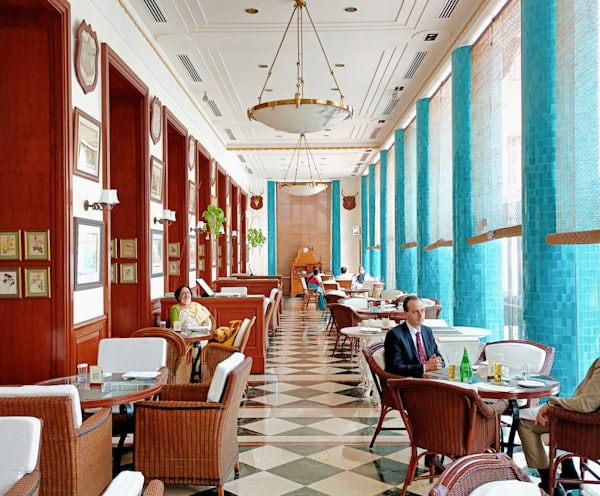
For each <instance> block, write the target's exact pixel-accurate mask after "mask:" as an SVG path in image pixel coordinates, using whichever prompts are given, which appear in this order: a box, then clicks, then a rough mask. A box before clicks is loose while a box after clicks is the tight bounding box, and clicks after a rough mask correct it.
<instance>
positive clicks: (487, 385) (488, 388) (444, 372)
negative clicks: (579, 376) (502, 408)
mask: <svg viewBox="0 0 600 496" xmlns="http://www.w3.org/2000/svg"><path fill="white" fill-rule="evenodd" d="M479 367H485V369H486V373H485V374H483V375H479V374H477V372H478V371H479V370H478V369H479ZM448 370H449V369H448V368H443V369H440V370H436V371H432V372H426V373H425V374H424V375H423V378H425V379H436V380H442V381H448V382H452V383H454V384H456V385H463V386H465V387H470V388H473V389H476V390H477V393H478V394H479V396H481V397H482V398H483V399H486V400H507V401H508V405H509V409H508V412H507V413H509V414H510V415H511V417H512V422H511V425H510V429H509V434H508V440H507V441H506V442H503V443H502V446H503V448H506V454H507V455H508V456H510V457H511V458H512V456H513V451H514V445H515V435H516V432H517V427H518V424H519V418H520V417H521V412H520V405H519V402H520V401H523V400H526V402H527V404H528V403H529V401H531V400H537V399H541V398H548V397H550V396H556V395H558V393H559V391H560V383H559V382H558V381H557V380H556V379H554V378H553V377H550V376H547V375H541V374H532V375H531V376H529V377H528V378H527V379H524V378H523V377H521V376H520V375H518V374H515V373H512V372H511V371H510V370H509V371H508V372H507V374H506V375H504V374H503V376H502V382H501V383H500V384H496V383H495V382H494V380H493V379H488V378H487V364H475V365H474V366H473V377H472V379H471V382H469V383H461V382H460V381H458V380H452V381H450V379H448ZM484 376H485V378H484Z"/></svg>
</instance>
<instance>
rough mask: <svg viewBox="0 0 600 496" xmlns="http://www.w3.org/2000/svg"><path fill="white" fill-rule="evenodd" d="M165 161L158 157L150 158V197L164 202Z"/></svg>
mask: <svg viewBox="0 0 600 496" xmlns="http://www.w3.org/2000/svg"><path fill="white" fill-rule="evenodd" d="M163 170H164V167H163V163H162V162H161V161H160V160H158V159H157V158H156V157H152V158H151V159H150V174H151V178H152V179H151V182H150V198H151V199H152V200H153V201H155V202H158V203H162V196H163Z"/></svg>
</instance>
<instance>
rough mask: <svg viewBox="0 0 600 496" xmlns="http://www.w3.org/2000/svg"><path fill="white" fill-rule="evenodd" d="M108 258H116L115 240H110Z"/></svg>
mask: <svg viewBox="0 0 600 496" xmlns="http://www.w3.org/2000/svg"><path fill="white" fill-rule="evenodd" d="M110 258H117V240H116V239H111V240H110Z"/></svg>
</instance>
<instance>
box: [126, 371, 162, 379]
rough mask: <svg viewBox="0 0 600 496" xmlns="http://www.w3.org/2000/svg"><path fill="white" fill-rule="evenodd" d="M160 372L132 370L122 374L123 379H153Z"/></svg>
mask: <svg viewBox="0 0 600 496" xmlns="http://www.w3.org/2000/svg"><path fill="white" fill-rule="evenodd" d="M158 374H160V372H156V371H143V370H142V371H138V370H134V371H131V372H126V373H125V374H123V379H154V378H155V377H156V376H158Z"/></svg>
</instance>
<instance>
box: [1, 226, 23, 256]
mask: <svg viewBox="0 0 600 496" xmlns="http://www.w3.org/2000/svg"><path fill="white" fill-rule="evenodd" d="M0 260H21V231H2V232H0Z"/></svg>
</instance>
